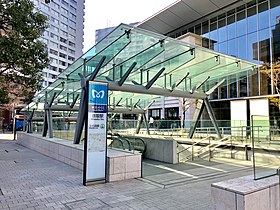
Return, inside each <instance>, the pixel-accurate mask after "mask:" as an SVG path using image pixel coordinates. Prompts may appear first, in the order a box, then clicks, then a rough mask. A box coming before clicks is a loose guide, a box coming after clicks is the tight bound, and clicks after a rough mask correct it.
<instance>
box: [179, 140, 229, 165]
mask: <svg viewBox="0 0 280 210" xmlns="http://www.w3.org/2000/svg"><path fill="white" fill-rule="evenodd" d="M226 139H227V141H225V140H226ZM230 140H231V139H230V138H229V136H225V137H224V138H222V139H220V140H219V141H218V142H214V143H212V144H210V141H209V144H208V146H206V147H202V148H200V149H199V150H198V151H196V153H194V152H193V151H192V154H191V155H189V156H187V157H186V158H185V159H186V160H188V159H190V157H191V158H192V159H193V158H194V157H195V156H197V155H195V154H199V155H200V152H201V150H204V149H207V148H208V150H209V152H211V150H210V148H214V149H215V148H217V147H219V146H220V145H221V143H226V142H228V141H230ZM200 142H201V141H200ZM196 143H197V142H196ZM217 143H218V144H217ZM194 145H197V144H194ZM213 145H215V146H214V147H212V146H213ZM188 148H190V147H188ZM178 162H179V154H178Z"/></svg>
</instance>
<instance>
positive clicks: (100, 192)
mask: <svg viewBox="0 0 280 210" xmlns="http://www.w3.org/2000/svg"><path fill="white" fill-rule="evenodd" d="M161 170H164V168H161ZM166 174H167V173H166ZM247 174H251V171H249V170H244V171H238V172H236V173H229V174H228V175H226V174H224V176H217V177H215V176H213V177H212V178H211V177H208V178H207V179H201V180H199V179H197V180H196V181H192V182H189V180H187V181H184V182H182V183H180V184H177V185H174V186H171V187H168V188H163V187H162V185H157V184H155V183H156V182H151V181H149V180H146V179H145V178H144V179H132V180H127V181H121V182H112V183H106V184H97V185H91V186H83V185H82V171H80V170H78V169H76V168H73V167H71V166H68V165H66V164H64V163H61V162H59V161H56V160H54V159H51V158H49V157H46V156H44V155H41V154H39V153H37V152H34V151H32V150H30V149H27V148H25V147H22V146H20V145H18V144H16V142H15V141H3V140H1V141H0V209H12V210H17V209H40V210H41V209H65V210H69V209H104V210H105V209H115V210H122V209H133V210H136V209H151V210H153V209H168V210H172V209H186V210H204V209H205V210H209V209H210V210H211V209H212V205H211V190H210V186H211V183H214V182H218V181H221V180H226V179H230V178H233V177H238V176H243V175H247ZM154 175H158V174H154ZM149 177H150V180H152V179H151V177H153V174H152V173H150V174H149Z"/></svg>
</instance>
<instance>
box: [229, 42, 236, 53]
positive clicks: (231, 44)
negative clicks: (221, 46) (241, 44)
mask: <svg viewBox="0 0 280 210" xmlns="http://www.w3.org/2000/svg"><path fill="white" fill-rule="evenodd" d="M228 55H230V56H236V55H237V50H236V39H232V40H229V41H228Z"/></svg>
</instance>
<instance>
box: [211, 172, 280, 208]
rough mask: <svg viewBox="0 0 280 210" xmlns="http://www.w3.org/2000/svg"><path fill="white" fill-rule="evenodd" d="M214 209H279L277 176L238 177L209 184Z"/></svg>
mask: <svg viewBox="0 0 280 210" xmlns="http://www.w3.org/2000/svg"><path fill="white" fill-rule="evenodd" d="M211 194H212V200H213V204H214V209H215V210H279V209H280V201H279V196H280V195H279V177H278V176H273V177H268V178H265V179H260V180H254V179H253V177H252V176H246V177H240V178H237V179H232V180H228V181H224V182H219V183H214V184H212V186H211Z"/></svg>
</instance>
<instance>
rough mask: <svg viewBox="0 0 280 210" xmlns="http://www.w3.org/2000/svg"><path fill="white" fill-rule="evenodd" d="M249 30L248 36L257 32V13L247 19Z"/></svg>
mask: <svg viewBox="0 0 280 210" xmlns="http://www.w3.org/2000/svg"><path fill="white" fill-rule="evenodd" d="M247 28H248V34H250V33H252V32H255V31H257V28H258V16H257V15H256V12H255V13H254V15H252V16H250V17H248V18H247Z"/></svg>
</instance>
